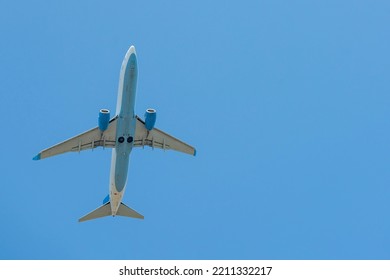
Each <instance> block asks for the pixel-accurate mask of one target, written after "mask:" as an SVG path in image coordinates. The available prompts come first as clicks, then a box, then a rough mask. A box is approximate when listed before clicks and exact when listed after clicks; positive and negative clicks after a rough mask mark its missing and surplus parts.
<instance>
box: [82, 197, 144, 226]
mask: <svg viewBox="0 0 390 280" xmlns="http://www.w3.org/2000/svg"><path fill="white" fill-rule="evenodd" d="M111 215H112V211H111V203H110V202H107V203H106V204H104V205H102V206H100V207H98V208H97V209H95V210H93V211H92V212H90V213H88V214H87V215H85V216H83V217H81V218H80V219H79V222H85V221H88V220H92V219H97V218H102V217H106V216H111ZM116 215H117V216H124V217H130V218H136V219H143V218H144V216H142V215H141V214H140V213H138V212H137V211H135V210H133V209H131V208H130V207H128V206H127V205H125V204H124V203H121V205H120V206H119V209H118V211H117V212H116Z"/></svg>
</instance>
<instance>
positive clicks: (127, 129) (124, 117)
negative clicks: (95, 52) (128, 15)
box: [115, 53, 138, 192]
mask: <svg viewBox="0 0 390 280" xmlns="http://www.w3.org/2000/svg"><path fill="white" fill-rule="evenodd" d="M137 71H138V69H137V58H136V55H135V53H132V54H131V55H130V57H129V59H128V61H127V65H126V70H125V73H124V76H123V88H122V96H121V97H122V100H121V106H120V110H119V116H118V120H117V130H116V139H117V141H116V146H115V151H116V161H115V186H116V189H117V191H118V192H121V191H122V190H123V189H124V188H125V185H126V181H127V172H128V168H129V156H130V152H131V149H132V148H133V141H131V142H130V143H129V142H128V139H129V137H134V134H135V125H136V119H135V113H134V107H135V106H134V105H135V95H136V90H137V75H138V73H137ZM120 137H123V140H124V141H123V142H122V143H120V142H119V141H118V139H119V138H120ZM131 139H132V138H131ZM129 140H130V139H129Z"/></svg>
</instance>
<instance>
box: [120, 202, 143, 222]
mask: <svg viewBox="0 0 390 280" xmlns="http://www.w3.org/2000/svg"><path fill="white" fill-rule="evenodd" d="M116 214H117V215H118V216H124V217H130V218H136V219H143V218H144V216H142V215H141V214H140V213H138V212H137V211H135V210H133V209H131V208H130V207H129V206H127V205H126V204H124V203H122V202H121V205H120V206H119V209H118V212H116Z"/></svg>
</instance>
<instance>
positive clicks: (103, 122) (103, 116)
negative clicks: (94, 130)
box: [98, 109, 110, 131]
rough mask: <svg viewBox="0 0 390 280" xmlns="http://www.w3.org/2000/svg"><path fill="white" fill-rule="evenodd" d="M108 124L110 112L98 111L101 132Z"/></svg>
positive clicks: (105, 110) (106, 110)
mask: <svg viewBox="0 0 390 280" xmlns="http://www.w3.org/2000/svg"><path fill="white" fill-rule="evenodd" d="M109 122H110V110H108V109H101V110H100V111H99V119H98V123H99V129H100V130H101V131H105V130H106V129H107V128H108V123H109Z"/></svg>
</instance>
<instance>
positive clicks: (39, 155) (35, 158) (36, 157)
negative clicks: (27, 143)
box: [33, 153, 41, 160]
mask: <svg viewBox="0 0 390 280" xmlns="http://www.w3.org/2000/svg"><path fill="white" fill-rule="evenodd" d="M40 159H41V153H39V154H37V155H36V156H35V157H33V160H40Z"/></svg>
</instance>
